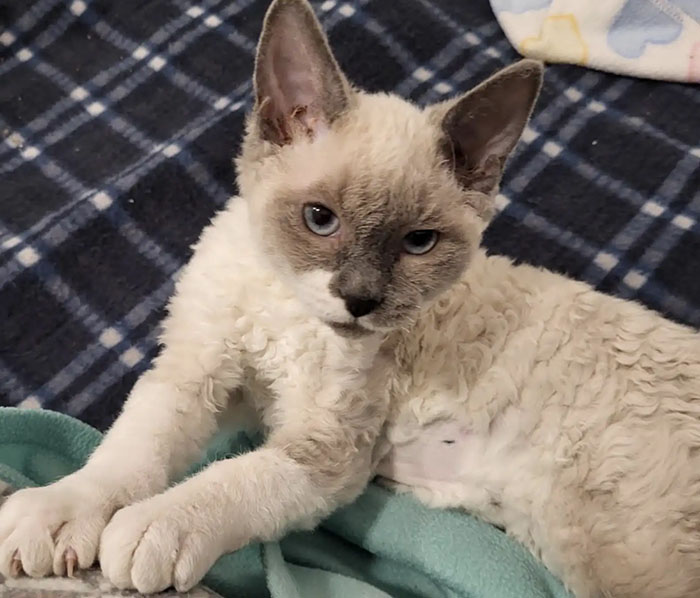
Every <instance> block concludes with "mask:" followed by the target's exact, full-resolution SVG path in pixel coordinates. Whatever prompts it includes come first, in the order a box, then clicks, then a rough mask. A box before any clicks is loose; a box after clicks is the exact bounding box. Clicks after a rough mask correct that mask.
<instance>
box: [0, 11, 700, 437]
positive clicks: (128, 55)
mask: <svg viewBox="0 0 700 598" xmlns="http://www.w3.org/2000/svg"><path fill="white" fill-rule="evenodd" d="M266 5H267V0H196V1H194V2H193V1H189V0H149V1H148V2H143V1H141V0H66V1H61V0H5V2H3V3H2V5H0V137H1V142H0V322H1V324H0V325H1V328H0V404H3V405H16V404H20V405H25V406H30V407H31V406H43V407H47V408H51V409H58V410H61V411H65V412H68V413H70V414H72V415H77V416H79V417H81V418H82V419H84V420H86V421H88V422H89V423H91V424H93V425H95V426H97V427H100V428H104V427H105V426H107V425H108V424H109V423H110V422H111V421H112V419H113V418H114V417H115V415H116V413H117V412H118V410H119V407H120V405H121V404H122V402H123V401H124V399H125V397H126V395H127V393H128V391H129V389H130V388H131V386H132V385H133V383H134V381H135V379H136V377H137V376H138V375H139V374H140V373H141V372H142V371H143V370H144V369H145V368H147V367H148V364H149V362H150V360H151V359H152V358H153V356H154V354H155V353H156V351H157V340H156V338H157V328H158V323H159V320H160V319H161V317H162V315H163V307H164V305H165V303H166V300H167V298H168V296H169V295H170V293H171V292H172V290H173V283H172V280H173V275H174V274H175V273H176V272H177V271H178V269H179V268H180V267H181V266H182V264H183V263H184V262H185V261H186V260H187V258H188V256H189V255H190V249H189V247H190V245H191V244H192V243H193V241H194V240H195V239H196V238H197V236H198V234H199V232H200V230H201V229H202V227H203V226H204V225H205V224H206V222H207V221H208V219H209V218H210V217H211V216H212V214H213V213H214V211H215V210H216V209H217V208H219V207H221V206H222V205H223V204H224V202H225V201H226V199H227V198H228V197H229V196H230V195H231V194H233V193H235V182H234V173H233V168H232V165H231V157H232V156H233V155H234V154H235V152H236V149H237V143H238V140H239V138H240V134H241V127H242V122H243V115H244V111H245V110H246V108H247V106H248V105H249V96H250V93H249V92H250V75H251V70H252V64H253V54H254V49H255V40H256V37H257V35H258V33H259V31H260V25H261V20H262V16H263V14H264V11H265V8H266ZM316 8H317V10H318V13H319V14H320V16H321V17H322V20H323V21H324V24H325V26H326V28H327V30H328V31H329V32H330V38H331V42H332V44H333V46H334V48H335V50H336V53H337V55H338V57H339V60H340V62H341V64H342V65H343V66H344V68H345V69H346V71H347V72H348V73H349V75H350V76H351V78H352V79H353V80H354V81H355V82H356V83H357V84H359V85H361V86H363V87H365V88H368V89H370V90H394V91H396V92H397V93H399V94H402V95H404V96H408V97H410V98H412V99H414V100H416V101H418V102H421V103H426V102H432V101H435V100H439V99H441V98H444V97H446V96H448V95H449V94H452V93H456V92H459V91H462V90H465V89H468V88H469V87H471V86H473V85H474V84H476V83H477V82H478V81H480V80H481V79H483V78H484V77H486V76H487V75H488V74H490V73H491V72H493V71H494V70H495V69H497V68H498V67H500V66H502V65H504V64H506V63H509V62H511V61H513V60H514V59H515V58H516V54H515V52H514V51H513V50H512V48H511V47H510V45H509V44H508V42H507V40H506V38H505V37H504V35H503V33H502V31H501V30H500V28H499V26H498V23H497V22H496V20H495V18H494V16H493V14H492V12H491V9H490V7H489V3H488V0H475V1H473V2H465V1H464V0H403V1H402V2H400V3H399V2H389V1H386V0H357V1H356V2H342V1H335V0H326V1H324V2H322V3H320V2H319V3H316ZM698 131H700V90H699V89H698V88H697V87H690V86H683V85H680V84H669V83H658V82H649V81H635V80H632V79H627V78H621V77H617V76H612V75H605V74H601V73H597V72H593V71H588V70H584V69H581V68H578V67H570V66H553V67H550V68H549V70H548V72H547V74H546V80H545V86H544V90H543V93H542V98H541V100H540V102H539V107H538V109H537V111H536V114H535V116H534V118H533V120H532V122H531V124H530V126H529V128H528V129H527V130H526V132H525V135H524V141H523V143H521V145H520V147H519V149H518V151H517V154H516V155H515V156H514V158H513V160H512V161H511V163H510V167H509V169H508V173H507V176H506V179H505V181H504V185H503V190H502V193H501V195H499V197H498V207H499V215H498V217H497V218H496V220H495V222H494V223H493V225H492V226H491V227H490V229H489V230H488V233H487V235H486V239H485V244H486V245H487V247H488V248H489V249H490V250H491V251H493V252H498V253H505V254H508V255H511V256H513V257H515V258H517V259H518V260H523V261H527V262H530V263H534V264H538V265H542V266H546V267H548V268H551V269H554V270H558V271H561V272H565V273H567V274H569V275H571V276H573V277H577V278H581V279H585V280H587V281H589V282H590V283H592V284H594V285H596V286H597V287H599V288H600V289H603V290H605V291H607V292H610V293H615V294H618V295H621V296H623V297H629V298H636V299H639V300H641V301H642V302H644V303H646V304H647V305H649V306H651V307H653V308H656V309H658V310H660V311H662V312H663V313H665V314H667V315H668V316H670V317H672V318H675V319H678V320H680V321H684V322H687V323H690V324H700V275H698V272H700V251H699V249H700V236H699V234H698V233H699V230H700V229H699V228H698V218H699V216H700V214H699V211H700V193H699V188H700V165H699V164H700V147H699V146H698V143H699V138H698Z"/></svg>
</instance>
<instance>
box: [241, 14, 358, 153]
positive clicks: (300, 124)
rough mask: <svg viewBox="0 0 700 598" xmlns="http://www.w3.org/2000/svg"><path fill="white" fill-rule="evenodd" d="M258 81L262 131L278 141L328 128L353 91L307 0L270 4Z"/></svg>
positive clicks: (260, 44) (258, 61) (259, 53)
mask: <svg viewBox="0 0 700 598" xmlns="http://www.w3.org/2000/svg"><path fill="white" fill-rule="evenodd" d="M254 82H255V98H256V112H257V117H258V119H259V131H260V135H261V136H262V138H263V139H264V140H266V141H270V142H272V143H275V144H277V145H285V144H288V143H292V142H293V141H294V139H295V138H297V137H298V136H300V135H305V136H309V137H313V136H315V135H317V134H318V133H319V132H320V131H322V130H323V129H325V128H328V127H329V126H330V125H331V124H332V123H333V121H334V120H335V119H336V118H337V117H338V116H339V115H340V114H342V113H343V112H344V111H345V110H346V109H347V107H348V104H349V98H350V94H351V89H350V85H349V83H348V81H347V80H346V78H345V76H344V75H343V73H342V71H341V70H340V67H339V66H338V63H337V62H336V60H335V58H334V57H333V54H332V52H331V50H330V48H329V46H328V41H327V40H326V36H325V35H324V33H323V30H322V29H321V25H320V23H319V22H318V19H317V18H316V16H315V15H314V12H313V9H312V8H311V6H310V5H309V3H308V2H307V1H306V0H274V2H273V3H272V4H271V5H270V8H268V11H267V14H266V16H265V22H264V24H263V31H262V34H261V35H260V41H259V42H258V51H257V57H256V60H255V75H254Z"/></svg>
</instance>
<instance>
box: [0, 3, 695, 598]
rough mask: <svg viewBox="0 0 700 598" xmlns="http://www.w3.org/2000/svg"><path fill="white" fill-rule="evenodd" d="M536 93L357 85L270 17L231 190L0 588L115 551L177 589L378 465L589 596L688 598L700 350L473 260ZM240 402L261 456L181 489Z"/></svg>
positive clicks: (7, 555)
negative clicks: (254, 427)
mask: <svg viewBox="0 0 700 598" xmlns="http://www.w3.org/2000/svg"><path fill="white" fill-rule="evenodd" d="M541 75H542V67H541V65H540V64H539V63H537V62H533V61H529V60H524V61H522V62H519V63H517V64H515V65H513V66H511V67H509V68H506V69H504V70H502V71H501V72H499V73H497V74H496V75H494V76H493V77H492V78H490V79H489V80H488V81H486V82H485V83H483V84H482V85H480V86H479V87H477V88H476V89H474V90H473V91H471V92H469V93H467V94H466V95H464V96H462V97H459V98H456V99H454V100H451V101H448V102H444V103H441V104H437V105H434V106H429V107H427V108H425V109H422V108H418V107H416V106H414V105H412V104H409V103H408V102H406V101H404V100H402V99H400V98H398V97H395V96H392V95H387V94H366V93H363V92H361V91H359V90H356V89H354V88H353V87H352V86H351V85H350V84H349V83H348V81H347V79H346V78H345V77H344V76H343V74H342V72H341V71H340V69H339V68H338V65H337V63H336V61H335V60H334V58H333V56H332V54H331V52H330V50H329V48H328V45H327V43H326V40H325V38H324V36H323V33H322V31H321V29H320V27H319V24H318V22H317V21H316V19H315V17H314V15H313V13H312V11H311V8H310V7H309V6H308V5H307V4H306V2H305V0H277V1H276V2H274V3H273V5H272V7H271V8H270V10H269V12H268V15H267V18H266V21H265V26H264V31H263V33H262V37H261V39H260V45H259V49H258V56H257V62H256V70H255V89H256V94H257V97H256V99H257V103H256V107H255V110H254V111H253V113H252V115H251V116H250V118H249V120H248V126H247V133H246V137H245V143H244V145H243V150H242V153H241V155H240V157H239V158H238V161H237V166H238V174H239V179H238V180H239V184H240V190H241V197H239V198H234V199H232V200H231V201H230V203H229V205H228V206H227V207H226V209H225V210H223V211H222V212H221V213H220V214H218V215H217V216H216V218H214V221H213V222H212V224H211V225H210V226H209V227H208V228H207V229H206V230H205V231H204V233H203V235H202V237H201V239H200V241H199V243H198V245H197V247H196V251H195V255H194V257H193V258H192V261H191V262H190V263H189V265H188V266H187V267H186V269H185V270H184V273H183V274H182V277H181V279H180V281H179V282H178V284H177V292H176V294H175V296H174V297H173V299H172V301H171V303H170V309H169V315H168V318H167V319H166V321H165V324H164V332H163V335H162V343H163V351H162V353H161V354H160V356H159V357H158V358H157V360H156V361H155V364H154V366H153V368H152V369H151V370H150V371H148V372H146V373H145V374H144V375H143V376H142V377H141V379H140V380H139V381H138V382H137V383H136V385H135V386H134V389H133V390H132V392H131V395H130V397H129V399H128V401H127V403H126V405H125V407H124V411H123V413H122V415H121V416H120V418H119V419H118V420H117V422H116V423H115V425H114V427H113V428H112V429H111V430H110V432H109V433H108V434H107V436H106V438H105V440H104V443H103V444H102V446H101V447H100V448H99V449H98V450H97V451H96V452H95V454H94V455H93V457H92V458H91V459H90V461H89V463H88V464H87V465H86V466H85V467H84V468H83V469H82V470H80V471H78V472H77V473H75V474H73V475H71V476H68V477H67V478H65V479H63V480H61V481H59V482H57V483H55V484H53V485H52V486H49V487H47V488H40V489H30V490H24V491H21V492H18V493H16V494H15V495H13V496H12V497H10V499H9V500H8V501H7V503H6V504H5V505H4V506H3V508H2V510H1V511H0V572H2V573H3V574H5V575H18V574H19V573H21V572H22V571H24V572H25V573H27V574H28V575H33V576H41V575H47V574H49V573H51V572H53V573H55V574H58V575H62V574H65V573H66V572H67V570H68V572H70V571H71V569H72V568H74V567H88V566H89V565H91V564H92V563H93V561H94V560H95V557H96V556H97V553H98V547H99V560H100V563H101V566H102V570H103V572H104V573H105V575H106V576H107V577H108V578H109V579H110V580H111V581H112V582H114V583H115V584H116V585H117V586H119V587H122V588H125V587H135V588H137V589H138V590H140V591H142V592H154V591H157V590H161V589H163V588H165V587H167V586H170V585H171V584H172V585H174V586H175V587H176V588H177V589H180V590H186V589H187V588H190V587H191V586H192V585H193V584H195V583H196V582H197V581H198V580H199V579H200V578H201V577H202V576H203V575H204V574H205V573H206V571H207V570H208V569H209V567H210V566H211V565H212V564H213V563H214V561H215V560H216V559H217V557H218V556H219V555H221V554H222V553H224V552H227V551H233V550H236V549H237V548H240V547H241V546H243V545H245V544H247V543H248V542H253V541H257V540H265V539H272V538H277V537H279V536H280V535H282V534H284V533H285V531H286V530H288V529H290V528H300V527H311V526H313V525H314V524H316V523H317V522H318V521H319V519H321V518H322V517H324V516H325V515H327V514H328V513H329V512H330V511H332V510H333V509H334V508H336V507H337V506H338V505H340V504H342V503H346V502H348V501H350V500H352V499H353V498H354V497H355V496H357V494H358V493H359V492H361V491H362V489H363V488H364V487H365V485H366V484H367V482H368V481H369V480H370V478H372V477H373V476H374V475H375V474H377V473H379V474H380V475H381V476H382V477H383V478H385V479H386V480H388V481H389V482H390V483H392V484H394V485H397V486H398V487H400V488H403V489H409V490H411V491H412V492H414V493H415V494H416V495H417V496H418V497H420V498H421V499H422V500H424V501H425V502H426V503H428V504H429V505H438V506H445V507H448V506H450V507H454V506H459V507H463V508H465V509H467V510H469V511H471V512H473V513H476V514H478V515H479V516H481V517H483V518H485V519H487V520H489V521H492V522H495V523H497V524H499V525H502V526H504V527H505V528H506V529H507V530H508V532H509V533H510V534H512V535H513V536H514V537H516V538H517V539H519V540H520V541H521V542H523V543H524V544H526V545H527V546H528V547H529V548H530V549H531V550H532V551H533V552H535V553H536V554H537V555H538V556H540V557H541V558H542V560H543V561H544V562H545V563H546V565H547V566H548V567H550V568H551V570H552V571H553V572H554V573H556V574H557V575H559V576H561V577H562V578H563V579H564V581H565V582H566V584H567V585H568V586H569V587H570V588H571V589H572V590H573V591H574V592H575V594H576V595H577V596H578V597H580V598H583V597H592V596H614V597H616V598H622V597H627V598H681V597H691V596H699V595H700V338H699V337H698V335H697V334H696V333H695V332H694V331H692V330H690V329H689V328H685V327H683V326H680V325H677V324H674V323H672V322H669V321H667V320H665V319H662V318H661V317H660V316H658V315H655V314H654V313H652V312H650V311H648V310H646V309H644V308H643V307H640V306H639V305H636V304H634V303H631V302H625V301H621V300H618V299H614V298H611V297H607V296H605V295H602V294H600V293H597V292H595V291H594V290H592V289H591V288H590V287H589V286H587V285H585V284H582V283H580V282H575V281H572V280H568V279H566V278H563V277H561V276H558V275H555V274H552V273H549V272H546V271H543V270H538V269H536V268H531V267H528V266H514V265H513V264H512V263H511V262H510V261H509V260H508V259H505V258H502V257H487V256H486V255H485V254H484V252H483V251H481V250H480V249H479V239H480V235H481V232H482V230H483V228H484V227H485V225H486V223H487V222H488V219H489V217H490V215H491V214H492V212H493V197H494V194H495V192H496V188H497V186H498V182H499V178H500V176H501V171H502V169H503V165H504V162H505V160H506V158H507V156H508V154H509V153H510V151H511V150H512V149H513V146H514V145H515V143H516V142H517V140H518V137H519V136H520V133H521V131H522V130H523V127H524V126H525V123H526V121H527V119H528V117H529V115H530V111H531V109H532V105H533V103H534V101H535V97H536V96H537V93H538V90H539V87H540V82H541ZM229 408H231V409H234V410H237V412H238V413H239V417H241V418H242V417H243V412H244V411H245V412H246V413H247V414H248V416H249V415H253V416H255V420H256V421H257V423H258V424H259V426H260V427H261V429H262V430H264V431H265V433H266V442H265V444H264V445H263V446H262V447H261V448H259V449H258V450H256V451H254V452H251V453H248V454H245V455H242V456H238V457H235V458H232V459H228V460H226V461H222V462H218V463H215V464H213V465H211V466H210V467H209V468H208V469H206V470H205V471H203V472H202V473H200V474H199V475H196V476H194V477H192V478H190V479H188V480H187V481H185V482H184V483H181V484H179V485H177V486H174V487H172V488H168V483H169V481H170V480H171V479H172V478H173V477H174V476H176V475H178V474H180V473H181V472H182V471H183V470H184V469H185V468H186V467H187V465H188V464H189V463H191V462H192V461H193V459H195V458H196V457H197V456H198V455H199V454H200V451H201V450H202V447H203V446H204V445H205V444H206V443H207V440H208V439H209V438H210V436H211V435H212V433H213V432H214V431H215V430H216V428H217V423H219V419H220V416H221V414H222V413H223V412H224V411H227V410H228V409H229ZM248 416H246V417H248ZM467 541H468V539H467V538H465V542H467Z"/></svg>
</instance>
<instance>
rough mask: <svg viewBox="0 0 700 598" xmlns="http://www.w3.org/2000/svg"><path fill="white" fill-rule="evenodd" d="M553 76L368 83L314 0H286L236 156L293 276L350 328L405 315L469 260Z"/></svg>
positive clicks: (357, 331)
mask: <svg viewBox="0 0 700 598" xmlns="http://www.w3.org/2000/svg"><path fill="white" fill-rule="evenodd" d="M541 80H542V65H541V64H540V63H539V62H536V61H532V60H522V61H520V62H518V63H516V64H514V65H512V66H510V67H507V68H505V69H503V70H502V71H500V72H498V73H496V74H495V75H494V76H492V77H491V78H490V79H488V80H487V81H485V82H484V83H482V84H481V85H479V86H478V87H476V88H475V89H473V90H472V91H470V92H468V93H466V94H464V95H462V96H460V97H457V98H454V99H452V100H448V101H446V102H442V103H439V104H435V105H432V106H428V107H426V108H420V107H418V106H415V105H413V104H411V103H409V102H407V101H405V100H403V99H401V98H399V97H397V96H394V95H390V94H368V93H364V92H362V91H360V90H357V89H355V88H353V86H352V85H351V84H350V83H349V82H348V79H347V78H346V77H345V75H344V74H343V72H342V71H341V69H340V68H339V66H338V63H337V62H336V60H335V58H334V57H333V54H332V52H331V50H330V48H329V45H328V42H327V40H326V37H325V36H324V34H323V31H322V29H321V26H320V24H319V22H318V21H317V19H316V17H315V15H314V13H313V10H312V9H311V7H310V6H309V4H308V3H307V2H306V0H275V1H274V2H273V3H272V5H271V6H270V8H269V10H268V12H267V16H266V18H265V22H264V26H263V32H262V35H261V37H260V41H259V44H258V52H257V58H256V63H255V75H254V82H255V100H256V103H255V108H254V110H253V111H252V113H251V114H250V115H249V117H248V121H247V126H246V135H245V139H244V142H243V146H242V151H241V155H240V156H239V157H238V158H237V160H236V165H237V171H238V182H239V187H240V191H241V195H242V197H243V198H244V200H245V201H247V202H248V203H249V213H250V218H251V226H253V228H254V234H255V235H256V238H257V239H259V241H260V246H261V250H262V251H263V252H264V254H265V255H266V256H267V257H268V258H269V259H270V262H271V263H272V264H273V266H274V267H275V268H276V269H277V271H278V273H279V276H280V278H281V279H283V280H284V281H285V282H286V283H287V284H289V285H290V287H291V288H292V289H293V290H294V291H295V292H296V294H297V295H298V297H299V298H300V299H301V300H302V302H303V303H304V304H305V305H306V306H307V307H308V309H309V311H310V312H311V313H312V314H313V315H314V316H317V317H318V318H320V319H321V320H323V321H324V322H326V323H328V325H330V326H332V327H333V328H335V329H336V330H337V331H338V332H339V333H341V334H347V335H361V334H367V333H370V332H373V331H388V330H391V329H394V328H397V327H402V326H405V325H406V324H407V323H408V322H410V321H411V320H412V318H414V317H415V316H416V314H417V313H418V312H419V310H420V309H421V307H422V306H424V305H425V304H426V303H427V302H429V301H430V300H432V299H433V298H435V297H436V296H438V295H439V294H440V293H441V292H443V291H444V290H446V289H447V288H449V287H450V286H451V285H452V284H454V283H455V281H457V280H458V279H459V278H460V276H461V275H462V273H463V272H464V269H465V268H466V267H467V266H468V264H469V260H470V257H471V256H472V255H473V254H474V252H475V250H476V249H477V247H478V245H479V242H480V239H481V233H482V231H483V229H484V228H485V226H486V224H487V223H488V221H489V219H490V217H491V215H492V213H493V199H494V195H495V194H496V192H497V189H498V184H499V181H500V178H501V174H502V171H503V167H504V163H505V161H506V158H507V157H508V155H509V154H510V152H511V151H512V150H513V148H514V146H515V144H516V143H517V141H518V139H519V137H520V135H521V133H522V131H523V128H524V127H525V124H526V123H527V120H528V118H529V117H530V113H531V111H532V107H533V104H534V102H535V99H536V97H537V95H538V93H539V89H540V85H541Z"/></svg>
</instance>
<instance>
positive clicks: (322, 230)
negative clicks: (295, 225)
mask: <svg viewBox="0 0 700 598" xmlns="http://www.w3.org/2000/svg"><path fill="white" fill-rule="evenodd" d="M304 222H305V223H306V226H307V227H308V229H309V230H310V231H311V232H312V233H314V234H316V235H320V236H321V237H329V236H330V235H332V234H333V233H335V232H337V230H338V229H339V228H340V220H339V219H338V217H337V216H336V215H335V214H334V213H333V211H332V210H329V209H328V208H327V207H326V206H324V205H322V204H320V203H312V204H308V205H305V206H304Z"/></svg>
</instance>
